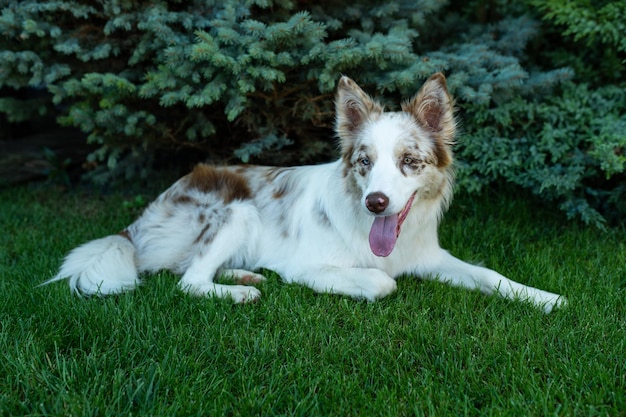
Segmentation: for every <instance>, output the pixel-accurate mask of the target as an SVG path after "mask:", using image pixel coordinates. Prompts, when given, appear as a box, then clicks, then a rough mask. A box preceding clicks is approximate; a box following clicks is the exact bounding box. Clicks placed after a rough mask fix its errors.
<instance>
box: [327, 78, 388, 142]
mask: <svg viewBox="0 0 626 417" xmlns="http://www.w3.org/2000/svg"><path fill="white" fill-rule="evenodd" d="M335 110H336V113H337V116H336V117H337V120H336V124H335V131H336V133H337V135H338V136H339V137H340V138H341V139H342V141H343V140H346V139H348V140H350V139H353V137H354V135H355V134H356V132H358V130H359V129H360V127H361V126H362V125H363V122H365V121H366V120H367V119H368V118H370V117H371V116H372V115H375V114H380V113H382V112H383V108H382V106H381V105H380V104H378V103H377V102H375V101H374V100H373V99H372V98H371V97H370V96H369V95H367V94H366V93H365V91H363V90H362V89H361V87H359V86H358V85H357V83H355V82H354V81H352V80H351V79H350V78H348V77H346V76H343V77H341V79H340V80H339V85H338V87H337V97H336V100H335Z"/></svg>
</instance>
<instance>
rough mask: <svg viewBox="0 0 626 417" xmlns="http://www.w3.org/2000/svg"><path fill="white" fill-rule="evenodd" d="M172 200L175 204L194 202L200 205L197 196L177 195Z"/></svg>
mask: <svg viewBox="0 0 626 417" xmlns="http://www.w3.org/2000/svg"><path fill="white" fill-rule="evenodd" d="M172 202H173V203H174V204H194V205H198V201H197V200H196V199H195V198H191V197H189V196H188V195H179V196H176V198H174V199H173V200H172Z"/></svg>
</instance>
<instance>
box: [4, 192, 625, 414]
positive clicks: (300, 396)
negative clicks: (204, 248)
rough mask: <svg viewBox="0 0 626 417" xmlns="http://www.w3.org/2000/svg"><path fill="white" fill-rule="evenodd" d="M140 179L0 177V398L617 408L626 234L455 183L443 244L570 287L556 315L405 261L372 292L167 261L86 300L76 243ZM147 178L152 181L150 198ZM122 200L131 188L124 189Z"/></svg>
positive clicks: (404, 410) (110, 408) (542, 283)
mask: <svg viewBox="0 0 626 417" xmlns="http://www.w3.org/2000/svg"><path fill="white" fill-rule="evenodd" d="M134 197H135V195H125V196H124V195H121V194H113V195H107V196H104V197H102V196H98V195H90V194H81V193H77V192H75V193H69V194H68V193H57V192H56V191H55V190H54V189H53V188H48V189H46V188H41V187H19V188H13V189H5V190H3V191H0V227H1V230H2V233H1V234H0V415H3V416H5V415H7V416H8V415H73V416H80V415H103V416H104V415H116V416H117V415H130V414H132V415H202V416H230V415H232V416H239V415H241V416H253V415H260V416H272V415H301V416H316V415H322V416H374V415H384V416H388V415H389V416H391V415H429V416H448V415H498V416H499V415H511V416H521V415H537V416H547V415H568V416H569V415H583V416H587V415H590V416H593V415H620V414H621V415H623V414H624V412H625V410H626V334H625V331H626V324H625V323H626V314H625V313H626V309H625V300H626V297H625V293H626V290H625V287H626V278H625V277H626V267H625V265H626V245H625V241H624V236H625V235H626V234H625V233H624V229H623V228H622V229H620V230H611V231H609V232H607V233H602V232H599V231H597V230H595V229H590V228H585V227H582V226H579V225H576V224H573V223H566V222H565V221H564V220H563V219H562V218H561V217H560V214H559V213H555V212H556V211H557V210H554V209H550V208H546V207H543V208H541V207H540V208H537V207H535V204H534V202H533V201H531V200H529V199H527V198H523V197H519V196H518V197H517V198H514V197H512V196H511V195H504V196H501V195H496V194H495V193H493V194H491V195H483V196H481V197H480V198H476V197H468V196H462V197H458V198H457V200H456V201H455V203H454V204H453V207H452V209H451V210H450V212H449V213H448V215H447V217H446V220H445V221H444V223H443V225H442V228H441V240H442V245H443V246H444V247H446V248H448V249H450V250H451V252H452V253H454V254H455V255H458V256H460V257H461V258H463V259H466V260H471V261H475V262H482V263H483V264H484V265H486V266H489V267H492V268H494V269H497V270H499V271H500V272H502V273H504V274H505V275H508V276H510V277H511V278H514V279H516V280H519V281H521V282H524V283H527V284H530V285H533V286H538V287H541V288H543V289H546V290H550V291H554V292H559V293H562V294H564V295H566V296H567V297H568V298H569V300H570V305H569V306H568V307H567V308H566V309H563V310H560V311H556V312H554V313H553V314H551V315H544V314H542V313H540V312H539V311H538V310H536V309H534V308H533V307H531V306H529V305H527V304H523V303H517V302H513V301H507V300H503V299H500V298H496V297H486V296H483V295H481V294H479V293H476V292H468V291H464V290H460V289H455V288H451V287H448V286H445V285H443V284H439V283H435V282H425V281H420V280H416V279H410V278H403V279H401V280H400V281H399V283H398V291H397V292H396V293H395V294H394V295H392V296H390V297H388V298H386V299H384V300H381V301H380V302H376V303H367V302H361V301H354V300H352V299H349V298H345V297H340V296H332V295H320V294H315V293H313V292H312V291H310V290H308V289H306V288H303V287H300V286H296V285H287V284H284V283H282V282H280V280H279V279H278V277H276V276H275V275H272V274H271V273H269V280H268V282H266V283H263V284H261V285H260V289H261V291H262V292H263V296H262V298H261V300H260V301H259V302H257V303H254V304H249V305H233V304H232V303H230V302H228V301H225V300H219V299H200V298H192V297H188V296H185V295H183V294H182V293H180V292H179V291H177V290H176V288H175V283H176V281H177V278H176V277H175V276H173V275H171V274H169V273H165V272H163V273H159V274H156V275H154V276H150V277H146V279H145V285H144V286H143V287H142V288H140V289H139V290H137V291H135V292H132V293H127V294H123V295H120V296H114V297H109V298H97V297H95V298H91V299H80V298H77V297H75V296H72V295H70V293H69V291H68V288H67V285H66V284H64V283H58V284H53V285H50V286H46V287H39V288H38V287H35V285H36V284H38V283H40V282H42V281H43V280H44V279H46V278H48V277H50V276H52V275H53V274H54V273H55V272H56V269H57V268H58V266H59V264H60V261H61V259H62V257H63V256H64V254H65V253H66V252H67V251H68V250H70V249H71V248H73V247H74V246H76V245H77V244H79V243H82V242H84V241H86V240H89V239H93V238H96V237H100V236H104V235H107V234H111V233H114V232H117V231H119V230H121V229H122V228H123V227H124V226H126V225H127V224H128V223H129V222H130V221H132V220H133V218H134V217H135V216H136V215H137V213H138V209H137V208H136V207H135V206H136V204H134V203H133V201H135V199H134ZM152 197H153V195H146V199H147V200H149V199H150V198H152ZM125 201H127V202H129V203H127V204H124V202H125Z"/></svg>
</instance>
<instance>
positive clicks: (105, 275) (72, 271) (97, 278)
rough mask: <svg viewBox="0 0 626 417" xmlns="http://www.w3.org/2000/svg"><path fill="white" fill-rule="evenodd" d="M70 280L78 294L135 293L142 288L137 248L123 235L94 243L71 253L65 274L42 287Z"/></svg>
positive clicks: (63, 270)
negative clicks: (138, 274)
mask: <svg viewBox="0 0 626 417" xmlns="http://www.w3.org/2000/svg"><path fill="white" fill-rule="evenodd" d="M65 278H69V284H70V289H71V290H72V291H73V292H74V293H76V294H84V295H92V294H100V295H107V294H116V293H120V292H123V291H127V290H131V289H133V288H135V287H136V286H137V285H138V284H139V278H138V276H137V265H136V264H135V247H134V246H133V243H132V242H131V241H130V240H129V239H127V238H126V237H125V236H122V235H112V236H107V237H105V238H102V239H97V240H92V241H91V242H88V243H85V244H84V245H82V246H79V247H77V248H76V249H74V250H73V251H71V252H70V253H69V254H68V255H67V256H66V257H65V260H64V261H63V265H61V270H60V271H59V273H58V274H57V275H56V276H55V277H54V278H51V279H49V280H48V281H46V282H44V283H43V284H41V285H47V284H50V283H52V282H56V281H61V280H63V279H65Z"/></svg>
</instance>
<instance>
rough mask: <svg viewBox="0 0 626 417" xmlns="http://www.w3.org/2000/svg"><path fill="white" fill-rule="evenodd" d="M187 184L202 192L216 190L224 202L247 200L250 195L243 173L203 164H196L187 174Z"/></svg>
mask: <svg viewBox="0 0 626 417" xmlns="http://www.w3.org/2000/svg"><path fill="white" fill-rule="evenodd" d="M187 186H188V187H189V188H195V189H197V190H199V191H202V192H203V193H210V192H216V193H218V194H219V195H220V197H221V198H222V199H223V200H224V203H226V204H228V203H230V202H231V201H233V200H247V199H249V198H251V195H252V192H251V191H250V186H249V184H248V181H247V179H246V178H245V177H244V176H243V175H241V174H238V173H236V172H231V171H227V170H225V169H220V168H216V167H213V166H210V165H204V164H200V165H197V166H196V167H195V168H194V170H193V171H192V172H191V174H189V175H188V176H187Z"/></svg>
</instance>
